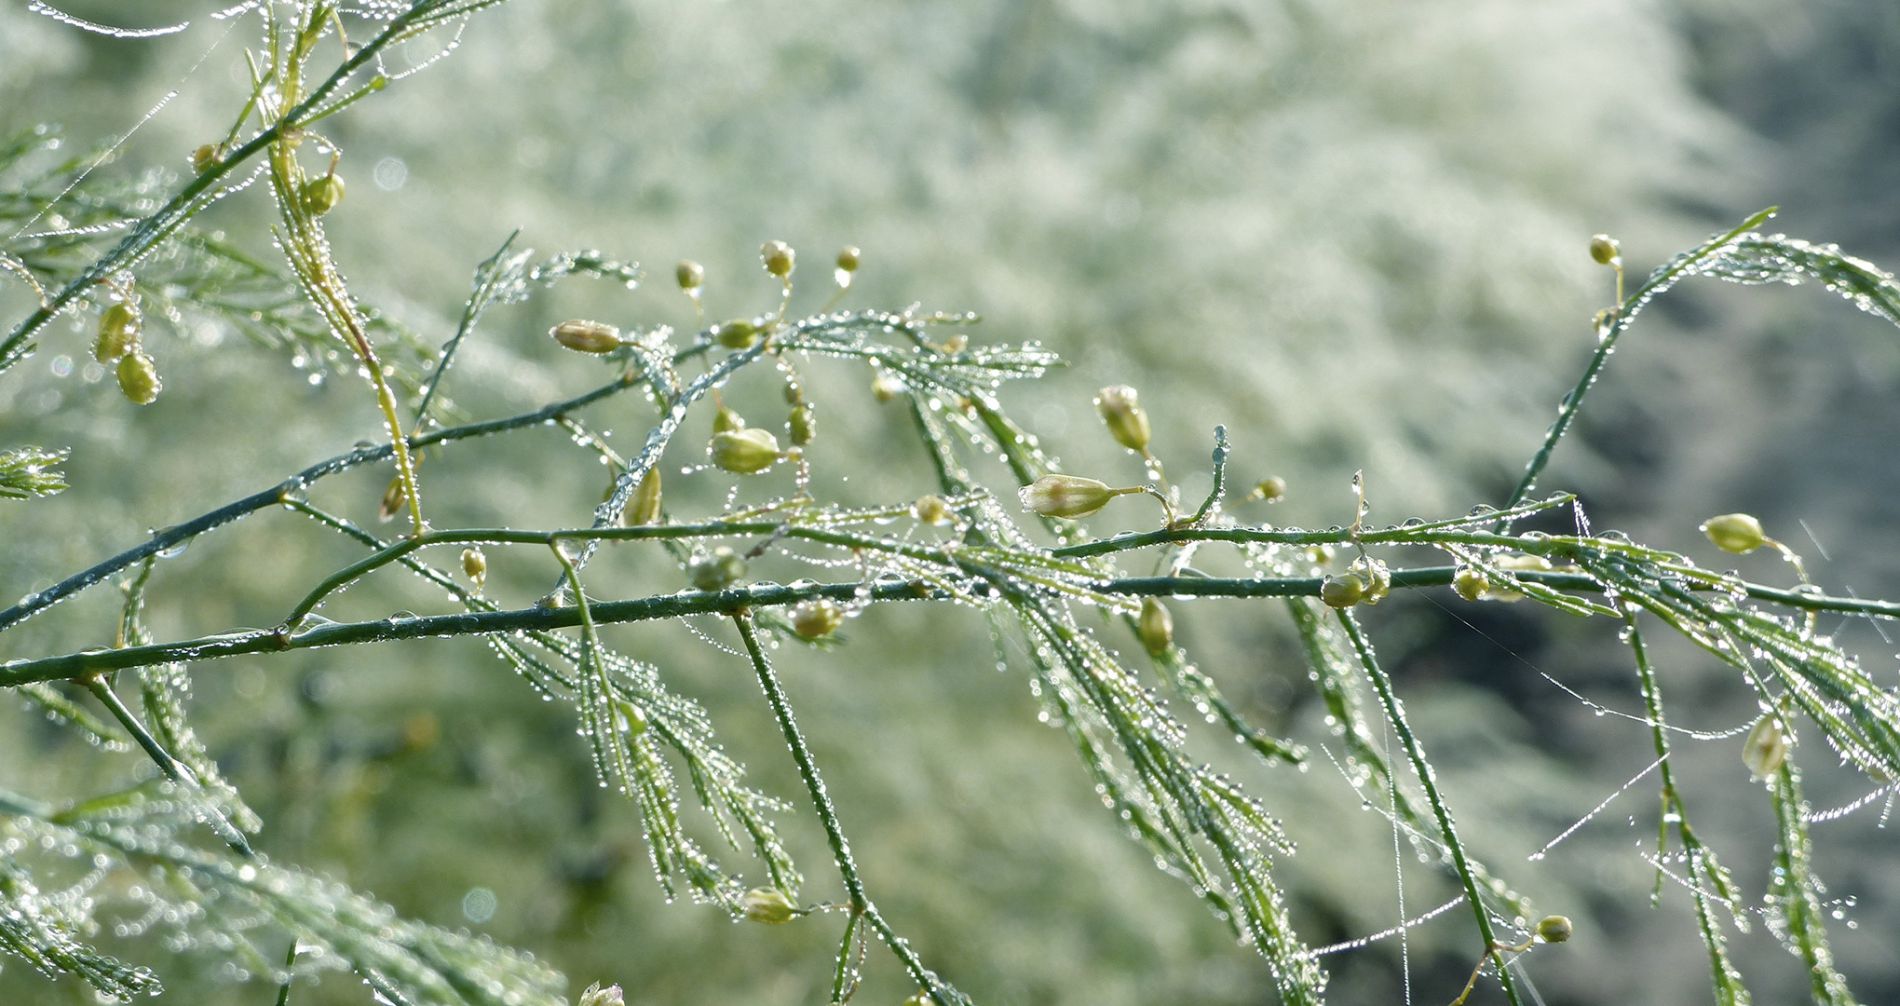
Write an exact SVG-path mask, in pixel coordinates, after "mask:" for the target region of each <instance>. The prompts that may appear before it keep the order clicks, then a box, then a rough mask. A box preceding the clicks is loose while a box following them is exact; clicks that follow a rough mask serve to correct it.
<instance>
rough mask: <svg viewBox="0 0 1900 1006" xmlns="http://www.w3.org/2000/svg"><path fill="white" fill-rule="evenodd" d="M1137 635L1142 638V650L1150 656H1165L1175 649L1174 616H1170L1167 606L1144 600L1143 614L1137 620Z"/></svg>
mask: <svg viewBox="0 0 1900 1006" xmlns="http://www.w3.org/2000/svg"><path fill="white" fill-rule="evenodd" d="M1135 635H1137V636H1139V637H1141V645H1142V648H1143V649H1145V650H1147V651H1148V655H1149V656H1151V657H1159V656H1163V655H1165V654H1166V653H1167V652H1168V651H1169V650H1171V649H1173V648H1174V616H1173V615H1170V614H1168V609H1167V606H1166V605H1164V604H1162V603H1161V602H1160V601H1158V600H1156V599H1154V598H1152V597H1146V598H1142V601H1141V614H1140V616H1138V617H1137V618H1136V619H1135Z"/></svg>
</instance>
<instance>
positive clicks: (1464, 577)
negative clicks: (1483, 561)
mask: <svg viewBox="0 0 1900 1006" xmlns="http://www.w3.org/2000/svg"><path fill="white" fill-rule="evenodd" d="M1489 586H1491V581H1490V580H1488V579H1486V578H1485V575H1484V570H1482V569H1479V568H1478V567H1476V566H1460V567H1458V572H1456V573H1454V574H1452V577H1451V589H1452V590H1455V591H1457V592H1458V596H1459V597H1462V598H1464V599H1465V600H1467V601H1475V600H1477V599H1478V598H1480V597H1483V596H1484V591H1485V588H1487V587H1489Z"/></svg>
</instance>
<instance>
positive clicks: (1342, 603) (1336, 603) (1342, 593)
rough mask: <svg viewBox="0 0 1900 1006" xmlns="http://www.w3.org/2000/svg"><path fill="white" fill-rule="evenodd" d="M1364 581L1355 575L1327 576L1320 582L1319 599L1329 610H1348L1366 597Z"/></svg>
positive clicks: (1361, 577) (1363, 578)
mask: <svg viewBox="0 0 1900 1006" xmlns="http://www.w3.org/2000/svg"><path fill="white" fill-rule="evenodd" d="M1367 586H1368V584H1367V583H1366V579H1365V577H1363V576H1360V575H1359V574H1357V573H1344V574H1341V575H1339V576H1329V577H1327V578H1326V579H1324V580H1321V581H1320V585H1319V599H1320V600H1322V601H1324V602H1326V605H1327V606H1328V607H1331V608H1350V607H1352V606H1353V605H1355V604H1358V603H1359V602H1360V601H1362V600H1364V599H1365V596H1366V587H1367Z"/></svg>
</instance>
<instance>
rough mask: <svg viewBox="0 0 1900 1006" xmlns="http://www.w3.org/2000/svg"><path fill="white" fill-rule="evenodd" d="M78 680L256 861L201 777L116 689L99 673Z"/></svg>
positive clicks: (223, 834)
mask: <svg viewBox="0 0 1900 1006" xmlns="http://www.w3.org/2000/svg"><path fill="white" fill-rule="evenodd" d="M78 680H79V681H80V682H81V683H82V684H84V685H85V686H86V689H87V690H88V691H90V692H92V694H93V696H94V697H96V698H97V699H98V700H99V703H100V704H101V705H103V706H105V707H106V710H107V711H108V712H110V713H111V714H112V718H113V719H115V720H118V721H119V725H120V726H123V727H125V731H126V733H129V734H131V735H132V739H133V740H135V741H137V742H138V745H139V747H141V748H143V749H145V753H146V754H147V755H148V756H150V757H151V759H152V764H154V765H157V766H158V770H159V771H160V772H163V773H164V774H165V778H167V779H170V780H171V781H172V783H173V784H174V785H176V786H178V787H179V788H180V789H183V790H184V791H185V792H186V793H188V794H190V799H192V800H193V801H195V802H196V803H197V804H198V808H199V810H200V812H201V815H202V816H203V818H204V820H205V823H206V824H208V825H210V826H211V830H212V831H214V832H217V834H218V837H219V838H220V839H223V840H224V843H225V844H226V845H229V846H230V847H231V848H232V850H234V851H235V852H237V853H238V854H239V855H241V856H243V857H244V858H246V859H251V858H255V857H256V855H257V853H256V852H255V851H253V850H252V849H251V843H250V840H249V839H247V838H245V837H244V833H243V832H241V831H239V830H238V829H237V826H236V825H234V824H232V823H231V822H230V821H229V820H227V819H226V818H225V816H224V814H223V813H221V812H220V811H219V810H218V808H216V807H214V806H212V805H211V802H210V799H209V798H208V797H207V796H206V795H205V792H204V787H203V786H201V785H199V783H198V777H197V776H195V775H193V774H192V773H191V770H190V769H189V768H186V767H185V766H184V765H183V764H182V763H180V762H179V761H178V759H176V758H174V757H172V753H171V752H170V751H167V750H165V746H164V745H163V744H160V743H159V742H158V738H156V737H153V736H152V732H151V731H149V730H147V729H145V724H143V723H140V722H139V718H138V717H137V716H136V715H134V714H133V712H132V710H130V709H128V708H126V705H125V703H124V702H122V701H120V700H119V695H118V693H117V692H114V691H113V690H112V686H111V685H110V684H108V683H107V682H106V679H105V678H104V677H102V676H101V675H98V674H87V675H83V676H81V677H80V678H79V679H78Z"/></svg>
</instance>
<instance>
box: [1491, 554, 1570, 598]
mask: <svg viewBox="0 0 1900 1006" xmlns="http://www.w3.org/2000/svg"><path fill="white" fill-rule="evenodd" d="M1492 565H1493V566H1496V567H1497V568H1499V569H1502V570H1508V571H1510V572H1513V573H1547V572H1549V571H1550V570H1551V569H1552V568H1553V567H1552V566H1551V564H1550V560H1549V559H1546V558H1544V557H1543V556H1541V555H1529V554H1518V555H1507V556H1505V557H1503V558H1501V559H1498V560H1496V561H1495V562H1493V563H1492ZM1484 597H1485V599H1486V600H1490V601H1503V602H1504V603H1506V604H1515V603H1516V602H1518V601H1522V600H1523V599H1524V592H1523V591H1521V590H1513V589H1511V588H1510V587H1500V586H1491V587H1487V588H1486V590H1485V592H1484Z"/></svg>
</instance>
